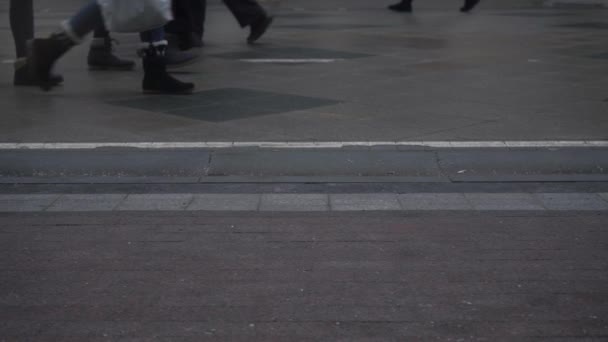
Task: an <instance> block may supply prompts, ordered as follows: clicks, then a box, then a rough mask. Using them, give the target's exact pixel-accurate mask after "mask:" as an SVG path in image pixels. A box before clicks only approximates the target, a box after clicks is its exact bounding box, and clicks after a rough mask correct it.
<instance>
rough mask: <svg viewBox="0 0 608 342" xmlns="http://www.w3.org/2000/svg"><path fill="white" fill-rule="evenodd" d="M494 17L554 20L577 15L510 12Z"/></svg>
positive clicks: (556, 12)
mask: <svg viewBox="0 0 608 342" xmlns="http://www.w3.org/2000/svg"><path fill="white" fill-rule="evenodd" d="M494 15H498V16H505V17H525V18H553V17H569V16H574V15H576V13H572V12H559V11H551V12H532V11H531V12H510V13H494Z"/></svg>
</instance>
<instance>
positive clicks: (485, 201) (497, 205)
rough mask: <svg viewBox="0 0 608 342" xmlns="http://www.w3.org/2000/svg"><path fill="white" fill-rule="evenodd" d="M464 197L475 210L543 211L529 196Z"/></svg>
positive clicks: (472, 195)
mask: <svg viewBox="0 0 608 342" xmlns="http://www.w3.org/2000/svg"><path fill="white" fill-rule="evenodd" d="M465 197H466V198H467V200H469V202H470V203H471V205H472V206H473V208H474V209H475V210H545V208H544V207H543V206H542V205H541V204H540V202H539V201H538V200H537V199H536V198H535V197H534V196H532V195H530V194H521V193H514V194H485V193H468V194H465Z"/></svg>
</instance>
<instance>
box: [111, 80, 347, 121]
mask: <svg viewBox="0 0 608 342" xmlns="http://www.w3.org/2000/svg"><path fill="white" fill-rule="evenodd" d="M338 103H339V101H336V100H331V99H324V98H318V97H308V96H299V95H291V94H281V93H274V92H267V91H258V90H250V89H240V88H221V89H212V90H206V91H201V92H198V93H195V94H193V95H192V96H183V97H177V96H167V97H165V96H160V97H150V98H148V97H146V98H137V99H129V100H123V101H115V102H112V104H113V105H116V106H125V107H129V108H135V109H141V110H146V111H153V112H162V113H168V114H172V115H178V116H183V117H187V118H190V119H196V120H203V121H210V122H222V121H229V120H238V119H245V118H250V117H257V116H263V115H270V114H277V113H284V112H290V111H296V110H306V109H312V108H317V107H322V106H329V105H335V104H338Z"/></svg>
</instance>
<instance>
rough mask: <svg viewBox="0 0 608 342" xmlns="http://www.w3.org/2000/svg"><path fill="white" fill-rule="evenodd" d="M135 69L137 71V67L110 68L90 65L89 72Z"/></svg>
mask: <svg viewBox="0 0 608 342" xmlns="http://www.w3.org/2000/svg"><path fill="white" fill-rule="evenodd" d="M134 69H135V66H129V67H110V66H97V65H89V70H91V71H132V70H134Z"/></svg>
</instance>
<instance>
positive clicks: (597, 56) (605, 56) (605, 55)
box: [589, 52, 608, 59]
mask: <svg viewBox="0 0 608 342" xmlns="http://www.w3.org/2000/svg"><path fill="white" fill-rule="evenodd" d="M589 57H590V58H595V59H608V52H603V53H598V54H594V55H590V56H589Z"/></svg>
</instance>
